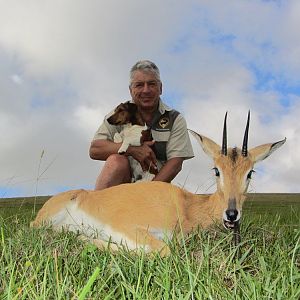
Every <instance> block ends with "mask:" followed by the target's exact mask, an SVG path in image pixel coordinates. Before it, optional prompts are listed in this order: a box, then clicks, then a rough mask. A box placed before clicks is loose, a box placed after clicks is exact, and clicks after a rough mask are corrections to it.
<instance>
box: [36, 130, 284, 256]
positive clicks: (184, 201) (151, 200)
mask: <svg viewBox="0 0 300 300" xmlns="http://www.w3.org/2000/svg"><path fill="white" fill-rule="evenodd" d="M195 134H196V133H195ZM193 135H194V133H193ZM196 135H197V136H195V137H196V138H197V140H198V141H199V143H200V144H201V146H202V147H203V149H204V151H205V152H206V153H208V154H209V155H210V156H211V157H212V158H213V160H214V164H215V167H216V168H217V169H218V170H219V172H220V176H219V177H217V191H216V192H215V193H214V194H212V195H195V194H192V193H190V192H188V191H186V190H184V189H181V188H179V187H177V186H174V185H172V184H169V183H164V182H143V183H134V184H122V185H118V186H115V187H111V188H108V189H104V190H101V191H85V190H76V191H68V192H65V193H61V194H58V195H56V196H54V197H52V198H51V199H49V200H48V201H47V202H46V203H45V205H44V206H43V207H42V209H41V210H40V211H39V213H38V215H37V217H36V219H35V220H34V221H33V222H32V223H31V225H32V226H41V225H42V224H44V223H53V225H54V228H55V229H58V230H59V229H61V228H63V227H65V228H66V229H67V230H68V229H69V230H73V231H74V228H75V230H77V226H78V232H79V233H81V234H82V235H83V237H84V235H86V237H85V238H86V239H88V240H90V241H91V242H93V243H94V244H95V245H97V246H98V247H99V248H101V249H103V248H106V247H110V249H111V250H113V251H114V250H117V246H116V244H124V245H126V246H128V248H129V249H138V248H140V247H144V248H145V250H146V251H147V252H152V251H159V252H160V254H161V255H167V254H169V252H170V249H169V247H168V246H167V244H166V243H165V240H166V239H168V238H170V236H171V235H172V234H173V233H175V234H177V233H178V232H182V233H183V234H184V235H185V234H187V233H189V232H191V231H192V230H193V229H195V228H197V227H201V228H206V227H208V226H210V225H211V224H213V223H214V222H221V221H222V220H223V216H224V211H226V209H227V208H228V207H229V206H230V201H232V199H235V201H236V209H238V210H241V207H242V204H243V202H244V200H245V196H244V194H245V192H246V190H247V187H248V183H249V180H248V179H247V174H248V173H249V172H250V171H251V170H252V168H253V165H254V163H255V162H256V160H257V159H258V158H261V157H267V156H268V154H269V153H271V152H272V151H274V147H273V146H274V145H275V144H276V149H277V148H278V147H279V146H281V145H282V144H283V143H284V141H280V142H278V143H275V144H266V145H263V146H262V147H256V148H255V149H254V151H253V152H251V150H249V155H248V156H247V157H244V156H242V155H241V151H240V150H239V149H237V150H232V149H228V155H227V156H224V155H222V154H220V146H218V145H217V144H216V143H214V142H213V141H211V140H210V139H208V138H206V137H204V136H201V135H198V134H196ZM57 216H59V217H57ZM72 216H74V222H75V225H74V222H73V219H72ZM75 219H76V220H77V221H76V220H75ZM65 220H69V221H65ZM78 220H79V221H78ZM68 222H70V223H72V222H73V225H72V226H73V227H70V226H68V224H69V223H68ZM76 222H77V223H76ZM66 223H67V224H66ZM95 224H96V225H95ZM82 226H85V227H82ZM88 226H91V227H92V226H94V227H95V228H96V227H97V226H98V227H97V228H98V229H99V228H101V230H102V229H103V232H102V231H101V230H100V229H99V230H100V231H101V232H102V233H105V234H106V236H108V238H106V239H103V238H101V237H99V235H97V234H95V235H94V236H90V235H89V234H87V233H86V231H88V230H87V228H88ZM88 229H89V228H88ZM84 230H86V231H84ZM88 232H89V231H88ZM98 233H99V234H100V232H98ZM164 234H165V237H164V238H163V235H164ZM109 236H111V237H109ZM110 239H111V244H110V243H109V240H110Z"/></svg>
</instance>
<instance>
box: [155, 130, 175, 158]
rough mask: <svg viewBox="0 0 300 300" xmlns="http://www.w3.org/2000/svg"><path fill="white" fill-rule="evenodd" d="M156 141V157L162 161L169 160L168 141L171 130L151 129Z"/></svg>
mask: <svg viewBox="0 0 300 300" xmlns="http://www.w3.org/2000/svg"><path fill="white" fill-rule="evenodd" d="M151 133H152V137H153V140H155V143H154V153H155V155H156V158H157V159H158V160H160V161H166V160H167V142H168V140H169V138H170V134H171V133H170V131H164V132H162V131H156V130H151Z"/></svg>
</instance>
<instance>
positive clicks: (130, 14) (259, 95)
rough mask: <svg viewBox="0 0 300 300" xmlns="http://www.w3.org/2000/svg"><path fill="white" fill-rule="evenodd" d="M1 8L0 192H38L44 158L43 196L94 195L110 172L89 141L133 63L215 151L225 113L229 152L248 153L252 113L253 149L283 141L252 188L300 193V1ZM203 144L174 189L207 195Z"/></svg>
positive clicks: (124, 87) (67, 0)
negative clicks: (76, 191)
mask: <svg viewBox="0 0 300 300" xmlns="http://www.w3.org/2000/svg"><path fill="white" fill-rule="evenodd" d="M225 2H226V3H225ZM0 4H1V11H0V64H1V69H0V88H1V99H0V105H1V112H0V133H1V136H2V138H4V137H5V138H4V142H3V143H2V146H1V148H0V154H1V156H0V165H1V170H0V185H1V183H3V184H2V185H5V184H6V185H7V186H8V187H11V188H19V189H18V193H20V194H22V195H26V194H32V193H33V192H34V191H35V188H36V181H37V180H36V177H37V168H38V164H39V160H40V154H41V152H42V151H43V150H45V155H44V157H43V159H42V167H43V168H47V166H48V165H49V164H50V166H49V168H48V169H47V171H46V172H45V174H44V176H43V178H47V179H44V180H40V181H39V182H38V192H39V193H40V194H47V193H54V192H56V191H57V190H60V189H63V188H66V187H78V188H80V187H92V186H93V184H94V181H95V178H96V175H97V173H98V169H99V168H100V166H101V164H102V163H98V162H95V161H92V160H90V158H89V157H88V148H89V145H90V140H91V139H92V137H93V134H94V132H95V131H96V129H97V127H98V126H99V125H100V123H101V122H102V119H103V117H104V115H105V114H106V113H108V112H109V111H110V110H111V109H112V108H113V107H114V106H115V105H117V104H118V103H119V102H121V101H124V100H126V99H128V97H129V93H128V73H129V68H130V67H131V65H132V64H133V63H134V62H135V61H137V60H138V59H141V58H149V59H152V60H154V61H155V62H156V63H157V64H158V65H159V66H160V69H161V73H162V78H163V81H164V94H165V95H166V98H167V99H166V100H167V101H168V103H169V104H171V105H173V106H175V108H177V109H179V110H180V111H182V112H183V114H184V115H185V117H186V119H187V122H188V126H189V127H190V128H193V129H194V130H196V131H199V132H201V133H202V134H204V135H208V136H209V137H211V138H213V139H214V140H215V141H216V142H218V141H220V139H221V130H222V122H223V117H224V114H225V111H228V113H229V115H228V130H229V134H228V135H229V136H228V138H229V143H230V144H231V145H233V146H234V145H237V146H240V144H241V139H242V136H243V131H244V126H245V122H246V116H247V112H248V110H249V109H250V110H251V125H250V140H249V143H250V146H256V145H258V144H260V143H265V142H275V141H277V140H279V139H281V138H283V137H284V136H287V138H288V140H287V143H286V145H284V146H283V147H282V149H280V150H278V152H276V153H274V156H273V157H271V158H270V159H268V160H266V161H264V162H262V163H261V167H260V168H259V169H258V172H257V173H258V174H257V176H256V180H254V184H253V185H254V188H255V190H256V191H269V192H271V191H274V192H284V191H287V192H288V191H293V192H297V191H299V188H298V185H297V182H296V180H297V179H296V174H297V173H298V172H299V171H300V170H299V169H300V155H299V154H298V151H296V150H295V149H299V146H300V141H299V138H298V136H299V131H300V126H299V125H298V122H297V121H298V116H299V113H300V111H299V103H300V100H299V90H300V88H299V77H298V74H299V71H300V60H299V57H300V56H299V51H300V50H299V49H300V38H299V34H298V31H297V29H298V27H299V22H300V21H299V20H300V5H299V1H296V0H293V1H292V0H291V1H284V2H280V1H279V2H277V1H258V0H257V1H251V2H249V1H237V0H235V1H231V2H230V4H229V3H228V1H210V2H208V1H192V0H191V1H185V2H182V3H181V2H176V3H175V2H174V1H163V2H162V1H152V2H151V3H150V4H149V3H147V4H146V3H145V2H143V1H135V0H131V1H126V3H125V2H124V3H123V2H120V1H109V2H108V1H96V0H93V1H85V2H76V3H75V2H74V1H71V0H63V1H61V0H55V1H45V0H39V1H37V0H31V1H26V2H20V1H15V0H12V1H9V2H8V1H1V2H0ZM223 4H224V5H223ZM225 4H226V5H225ZM257 71H258V72H257ZM280 84H281V85H284V86H285V87H288V88H290V87H292V88H291V89H287V90H281V89H280ZM283 100H284V101H287V102H289V103H290V104H289V106H287V107H285V106H283V105H282V101H283ZM198 147H199V146H198V145H196V144H195V153H196V158H194V159H193V160H190V161H187V162H186V163H185V165H184V169H183V171H182V173H181V174H180V176H178V177H177V178H176V180H175V182H178V183H180V184H183V183H184V184H185V186H187V187H189V188H190V189H191V190H195V189H196V188H197V187H198V188H199V191H201V192H206V191H211V189H208V186H210V185H211V182H212V176H211V173H210V170H209V169H210V167H211V162H210V160H209V159H208V158H207V157H206V156H205V154H203V153H202V150H200V149H199V148H198ZM275 162H276V163H275ZM199 170H200V171H199ZM260 170H261V171H260ZM8 178H11V179H10V180H8V181H7V179H8ZM7 182H8V183H7ZM16 193H17V192H16Z"/></svg>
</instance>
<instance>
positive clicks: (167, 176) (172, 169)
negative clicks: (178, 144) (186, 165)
mask: <svg viewBox="0 0 300 300" xmlns="http://www.w3.org/2000/svg"><path fill="white" fill-rule="evenodd" d="M182 163H183V158H181V157H174V158H171V159H170V160H168V161H167V162H166V163H165V165H164V166H163V167H162V168H161V169H160V171H159V172H158V174H157V175H156V176H155V177H154V178H153V180H154V181H164V182H171V181H172V180H173V179H174V178H175V177H176V175H177V174H178V173H179V172H180V171H181V168H182Z"/></svg>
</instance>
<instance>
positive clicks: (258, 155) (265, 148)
mask: <svg viewBox="0 0 300 300" xmlns="http://www.w3.org/2000/svg"><path fill="white" fill-rule="evenodd" d="M285 141H286V138H284V140H282V141H279V142H276V143H273V144H272V143H270V144H264V145H260V146H257V147H255V148H252V149H251V150H249V152H250V154H251V157H252V159H253V161H254V163H256V162H259V161H261V160H264V159H265V158H267V157H268V156H269V155H271V154H272V153H273V152H274V151H275V150H277V149H278V148H279V147H281V146H282V145H283V144H284V143H285Z"/></svg>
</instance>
